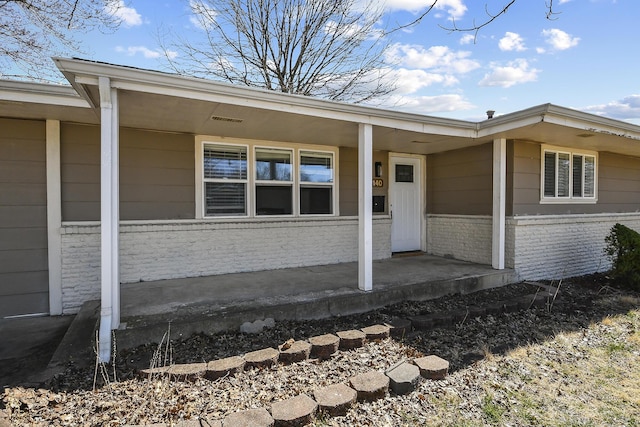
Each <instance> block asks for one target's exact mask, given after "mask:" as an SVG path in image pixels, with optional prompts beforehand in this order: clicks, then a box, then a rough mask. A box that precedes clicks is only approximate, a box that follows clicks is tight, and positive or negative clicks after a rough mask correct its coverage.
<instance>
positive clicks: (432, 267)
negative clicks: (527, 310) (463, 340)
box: [116, 253, 515, 348]
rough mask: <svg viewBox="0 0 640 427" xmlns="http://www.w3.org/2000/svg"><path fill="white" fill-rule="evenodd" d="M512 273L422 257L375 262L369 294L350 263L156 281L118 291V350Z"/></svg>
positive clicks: (434, 293) (510, 277) (502, 279)
mask: <svg viewBox="0 0 640 427" xmlns="http://www.w3.org/2000/svg"><path fill="white" fill-rule="evenodd" d="M514 280H515V274H514V272H513V270H510V269H507V270H494V269H493V268H491V266H487V265H479V264H473V263H469V262H464V261H458V260H453V259H448V258H441V257H436V256H431V255H426V254H423V253H417V254H410V255H404V256H397V257H393V258H391V259H386V260H380V261H374V263H373V290H372V291H371V292H364V291H360V290H359V289H358V265H357V263H355V262H351V263H343V264H333V265H323V266H313V267H300V268H289V269H282V270H270V271H259V272H249V273H235V274H225V275H218V276H205V277H196V278H187V279H172V280H160V281H153V282H140V283H131V284H124V285H122V286H121V319H122V325H121V329H120V330H118V331H117V333H116V337H117V340H118V346H119V348H128V347H132V346H136V345H139V344H142V343H144V342H149V340H151V341H156V342H158V341H160V340H161V339H162V336H163V334H164V333H165V332H166V331H167V330H168V324H169V323H170V324H171V337H172V338H179V337H180V336H188V335H190V334H192V333H196V332H208V333H215V332H218V331H221V330H226V329H237V328H238V327H239V326H240V325H241V324H242V323H244V322H247V321H248V322H252V321H255V320H258V319H265V318H268V317H271V318H274V319H275V320H282V319H313V318H322V317H329V316H339V315H348V314H354V313H361V312H366V311H369V310H373V309H376V308H380V307H383V306H385V305H389V304H394V303H398V302H401V301H406V300H427V299H433V298H438V297H441V296H444V295H447V294H452V293H462V294H466V293H471V292H475V291H479V290H482V289H488V288H492V287H497V286H502V285H506V284H508V283H512V282H513V281H514Z"/></svg>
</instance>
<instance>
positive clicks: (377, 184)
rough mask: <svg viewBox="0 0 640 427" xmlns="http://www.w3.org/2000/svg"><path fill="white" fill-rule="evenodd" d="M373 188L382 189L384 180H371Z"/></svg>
mask: <svg viewBox="0 0 640 427" xmlns="http://www.w3.org/2000/svg"><path fill="white" fill-rule="evenodd" d="M373 186H374V187H384V180H382V179H374V180H373Z"/></svg>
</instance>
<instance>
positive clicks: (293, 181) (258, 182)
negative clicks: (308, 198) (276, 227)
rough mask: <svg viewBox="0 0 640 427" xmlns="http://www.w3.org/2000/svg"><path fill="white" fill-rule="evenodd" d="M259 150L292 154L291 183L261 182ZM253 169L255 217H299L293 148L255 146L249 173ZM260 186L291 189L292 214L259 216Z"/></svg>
mask: <svg viewBox="0 0 640 427" xmlns="http://www.w3.org/2000/svg"><path fill="white" fill-rule="evenodd" d="M259 150H274V151H288V152H289V153H290V154H291V179H290V180H289V181H275V180H273V181H269V180H259V179H258V168H257V167H256V162H257V160H258V155H257V152H258V151H259ZM251 167H252V168H253V186H252V191H253V200H254V204H253V205H254V208H253V211H252V213H253V215H252V216H255V217H259V218H277V217H291V216H294V215H297V212H296V201H297V200H298V197H297V191H296V188H297V187H296V179H295V173H296V170H297V169H296V153H295V150H294V149H293V148H289V147H273V146H268V145H254V146H253V163H252V164H251V165H250V168H249V171H251ZM259 185H273V186H276V185H278V186H283V187H291V193H292V194H291V213H290V214H282V215H258V212H257V211H258V202H257V197H258V194H257V193H258V186H259Z"/></svg>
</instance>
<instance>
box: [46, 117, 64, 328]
mask: <svg viewBox="0 0 640 427" xmlns="http://www.w3.org/2000/svg"><path fill="white" fill-rule="evenodd" d="M46 126H47V130H46V132H47V150H46V151H47V252H48V261H49V314H50V315H51V316H57V315H60V314H62V253H61V251H62V242H61V236H60V227H61V226H62V193H61V181H60V180H61V178H60V121H59V120H47V125H46Z"/></svg>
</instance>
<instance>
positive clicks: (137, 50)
mask: <svg viewBox="0 0 640 427" xmlns="http://www.w3.org/2000/svg"><path fill="white" fill-rule="evenodd" d="M116 52H120V53H125V54H127V56H134V55H137V54H142V56H144V57H145V58H147V59H156V58H160V57H163V56H164V52H162V51H161V50H153V49H149V48H147V47H145V46H129V47H127V48H125V47H122V46H117V47H116ZM167 56H168V57H169V59H173V58H175V57H176V56H178V53H177V52H174V51H172V50H169V51H167Z"/></svg>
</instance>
